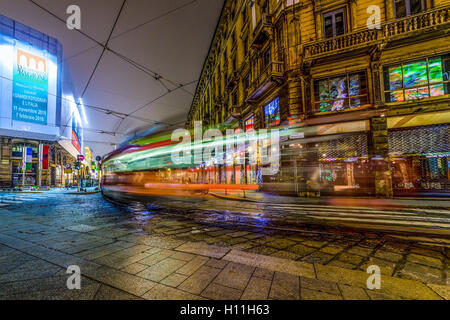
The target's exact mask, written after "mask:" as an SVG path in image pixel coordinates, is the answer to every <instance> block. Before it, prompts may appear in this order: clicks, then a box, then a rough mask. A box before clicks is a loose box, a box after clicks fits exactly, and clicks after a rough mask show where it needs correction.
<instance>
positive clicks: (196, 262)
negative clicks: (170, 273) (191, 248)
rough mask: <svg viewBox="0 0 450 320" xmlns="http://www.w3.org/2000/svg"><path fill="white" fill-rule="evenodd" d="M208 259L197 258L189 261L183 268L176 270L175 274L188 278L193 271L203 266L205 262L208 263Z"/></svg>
mask: <svg viewBox="0 0 450 320" xmlns="http://www.w3.org/2000/svg"><path fill="white" fill-rule="evenodd" d="M208 260H209V258H207V257H202V256H197V257H195V258H194V259H192V260H191V261H189V262H188V263H187V264H185V265H184V266H183V267H181V268H180V269H178V270H177V273H179V274H182V275H185V276H190V275H191V274H193V273H194V272H195V271H197V270H198V269H199V268H200V267H201V266H203V265H204V264H205V263H206V262H208Z"/></svg>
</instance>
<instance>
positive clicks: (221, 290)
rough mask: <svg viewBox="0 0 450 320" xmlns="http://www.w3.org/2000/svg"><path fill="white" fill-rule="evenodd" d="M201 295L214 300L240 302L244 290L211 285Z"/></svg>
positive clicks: (215, 284)
mask: <svg viewBox="0 0 450 320" xmlns="http://www.w3.org/2000/svg"><path fill="white" fill-rule="evenodd" d="M201 295H202V297H205V298H208V299H212V300H239V298H240V297H241V295H242V290H238V289H235V288H230V287H225V286H222V285H220V284H217V283H211V284H210V285H209V286H208V287H207V288H206V289H205V290H204V291H203V292H202V294H201Z"/></svg>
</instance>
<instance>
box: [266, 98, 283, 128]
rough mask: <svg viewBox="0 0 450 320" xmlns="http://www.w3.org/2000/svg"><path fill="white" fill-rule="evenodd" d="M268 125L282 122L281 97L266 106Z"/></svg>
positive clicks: (272, 125)
mask: <svg viewBox="0 0 450 320" xmlns="http://www.w3.org/2000/svg"><path fill="white" fill-rule="evenodd" d="M264 115H265V123H266V127H274V126H277V125H279V124H280V98H279V97H277V98H275V99H274V100H272V101H271V102H270V103H269V104H267V105H266V106H265V107H264Z"/></svg>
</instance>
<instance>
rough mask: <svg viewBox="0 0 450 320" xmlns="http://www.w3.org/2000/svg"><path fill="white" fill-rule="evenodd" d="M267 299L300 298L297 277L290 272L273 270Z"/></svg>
mask: <svg viewBox="0 0 450 320" xmlns="http://www.w3.org/2000/svg"><path fill="white" fill-rule="evenodd" d="M269 299H275V300H298V299H300V283H299V277H298V276H293V275H291V274H287V273H282V272H275V275H274V278H273V281H272V287H271V289H270V293H269Z"/></svg>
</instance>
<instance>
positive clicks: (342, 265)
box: [327, 260, 356, 270]
mask: <svg viewBox="0 0 450 320" xmlns="http://www.w3.org/2000/svg"><path fill="white" fill-rule="evenodd" d="M327 266H333V267H339V268H344V269H351V270H352V269H356V265H354V264H350V263H347V262H342V261H339V260H333V261H331V262H330V263H328V264H327Z"/></svg>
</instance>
